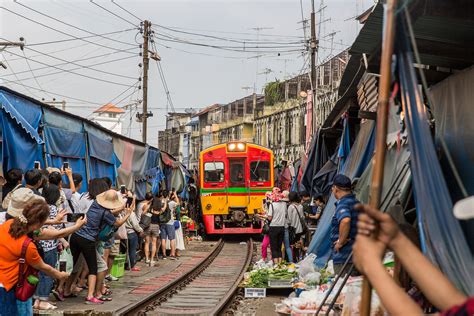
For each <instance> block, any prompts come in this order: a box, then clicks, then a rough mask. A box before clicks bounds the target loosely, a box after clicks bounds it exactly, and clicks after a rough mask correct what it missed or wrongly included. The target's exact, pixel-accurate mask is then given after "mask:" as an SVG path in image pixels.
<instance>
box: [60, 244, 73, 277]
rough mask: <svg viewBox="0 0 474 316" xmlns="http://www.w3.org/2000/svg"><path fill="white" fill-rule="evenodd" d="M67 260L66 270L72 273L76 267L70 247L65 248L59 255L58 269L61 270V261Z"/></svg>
mask: <svg viewBox="0 0 474 316" xmlns="http://www.w3.org/2000/svg"><path fill="white" fill-rule="evenodd" d="M61 261H62V262H66V272H67V273H71V272H72V269H73V267H74V262H73V259H72V253H71V250H70V249H65V250H63V251H62V252H61V255H60V256H59V260H58V264H57V269H58V270H59V265H60V262H61Z"/></svg>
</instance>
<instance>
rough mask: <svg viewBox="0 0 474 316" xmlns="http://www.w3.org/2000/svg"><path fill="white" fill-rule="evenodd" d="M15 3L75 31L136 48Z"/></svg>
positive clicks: (14, 0) (16, 0)
mask: <svg viewBox="0 0 474 316" xmlns="http://www.w3.org/2000/svg"><path fill="white" fill-rule="evenodd" d="M13 2H15V3H17V4H19V5H21V6H22V7H25V8H27V9H28V10H30V11H33V12H36V13H38V14H40V15H42V16H45V17H47V18H50V19H51V20H54V21H56V22H59V23H61V24H64V25H67V26H69V27H72V28H74V29H76V30H79V31H82V32H85V33H88V34H91V35H93V36H96V37H101V38H104V39H107V40H109V41H113V42H116V43H120V44H124V45H131V46H134V44H131V43H127V42H123V41H119V40H116V39H113V38H110V37H107V36H104V35H101V34H97V33H95V32H91V31H89V30H86V29H83V28H81V27H78V26H75V25H73V24H70V23H67V22H64V21H61V20H59V19H57V18H55V17H53V16H51V15H48V14H45V13H43V12H40V11H38V10H36V9H33V8H32V7H29V6H27V5H26V4H23V3H20V2H19V1H18V0H13Z"/></svg>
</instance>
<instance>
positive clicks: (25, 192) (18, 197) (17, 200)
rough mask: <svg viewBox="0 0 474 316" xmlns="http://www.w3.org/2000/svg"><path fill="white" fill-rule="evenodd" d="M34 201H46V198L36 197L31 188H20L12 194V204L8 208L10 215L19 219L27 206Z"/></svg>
mask: <svg viewBox="0 0 474 316" xmlns="http://www.w3.org/2000/svg"><path fill="white" fill-rule="evenodd" d="M33 201H44V198H43V197H41V196H39V195H36V194H35V193H34V192H33V191H32V190H31V189H29V188H19V189H17V190H15V191H14V192H13V193H12V196H11V200H10V204H9V205H8V208H7V213H8V215H10V216H12V217H18V216H20V214H21V213H23V209H24V208H25V206H26V204H28V203H30V202H33Z"/></svg>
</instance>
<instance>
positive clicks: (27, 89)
mask: <svg viewBox="0 0 474 316" xmlns="http://www.w3.org/2000/svg"><path fill="white" fill-rule="evenodd" d="M2 56H3V59H4V60H5V63H6V64H7V66H8V69H10V71H11V72H12V73H13V75H14V76H15V78H16V80H17V81H18V82H19V83H17V84H19V85H21V86H22V87H23V88H24V89H25V90H26V91H28V92H29V93H31V94H32V95H33V96H35V97H37V96H36V94H35V93H33V92H31V90H30V89H33V90H36V89H35V88H33V87H29V86H27V85H25V84H23V82H21V80H19V79H18V77H17V75H16V73H15V71H14V70H13V68H12V66H11V65H10V64H9V63H8V60H7V59H6V58H5V55H3V52H2ZM1 80H6V79H1Z"/></svg>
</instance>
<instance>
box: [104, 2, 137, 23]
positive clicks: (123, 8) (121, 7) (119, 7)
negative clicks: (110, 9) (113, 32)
mask: <svg viewBox="0 0 474 316" xmlns="http://www.w3.org/2000/svg"><path fill="white" fill-rule="evenodd" d="M111 1H112V3H113V4H115V5H116V6H117V7H119V8H120V9H122V10H123V11H125V12H127V13H128V14H130V15H131V16H133V17H134V18H136V19H137V20H138V21H140V22H141V21H143V19H140V18H139V17H138V16H136V15H135V14H133V13H132V12H130V11H128V10H127V9H125V8H124V7H122V6H121V5H119V4H118V3H117V2H115V1H114V0H111Z"/></svg>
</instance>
